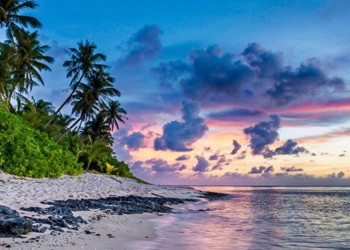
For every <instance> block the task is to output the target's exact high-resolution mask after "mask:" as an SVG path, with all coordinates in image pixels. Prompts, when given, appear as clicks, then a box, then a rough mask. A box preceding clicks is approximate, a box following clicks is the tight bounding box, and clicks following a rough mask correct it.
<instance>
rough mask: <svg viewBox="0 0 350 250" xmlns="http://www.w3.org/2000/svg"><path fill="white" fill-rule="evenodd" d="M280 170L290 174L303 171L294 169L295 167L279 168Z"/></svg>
mask: <svg viewBox="0 0 350 250" xmlns="http://www.w3.org/2000/svg"><path fill="white" fill-rule="evenodd" d="M281 170H282V171H284V172H286V173H290V172H302V171H304V169H302V168H296V167H294V166H293V167H281Z"/></svg>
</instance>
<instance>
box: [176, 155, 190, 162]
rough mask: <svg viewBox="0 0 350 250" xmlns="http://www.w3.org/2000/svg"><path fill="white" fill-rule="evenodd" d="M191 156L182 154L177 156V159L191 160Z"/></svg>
mask: <svg viewBox="0 0 350 250" xmlns="http://www.w3.org/2000/svg"><path fill="white" fill-rule="evenodd" d="M190 158H191V157H190V156H189V155H181V156H179V157H177V158H176V159H175V160H176V161H186V160H189V159H190Z"/></svg>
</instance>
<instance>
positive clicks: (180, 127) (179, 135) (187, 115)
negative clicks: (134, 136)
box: [154, 101, 208, 152]
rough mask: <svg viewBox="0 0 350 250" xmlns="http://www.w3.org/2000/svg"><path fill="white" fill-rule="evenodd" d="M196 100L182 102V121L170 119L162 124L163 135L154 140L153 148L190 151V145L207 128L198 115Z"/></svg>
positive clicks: (201, 135) (200, 136)
mask: <svg viewBox="0 0 350 250" xmlns="http://www.w3.org/2000/svg"><path fill="white" fill-rule="evenodd" d="M199 112H200V107H199V104H198V103H196V102H189V101H184V102H183V103H182V119H183V122H179V121H172V122H169V123H167V124H165V125H164V126H163V135H162V136H161V137H158V138H156V139H155V140H154V149H155V150H167V149H169V150H172V151H178V152H185V151H191V150H192V148H191V145H192V144H193V143H194V142H196V141H197V140H199V139H200V138H202V137H203V135H204V134H205V132H206V131H207V130H208V127H207V125H206V124H205V123H204V119H203V118H201V117H200V116H199Z"/></svg>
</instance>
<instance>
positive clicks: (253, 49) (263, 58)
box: [242, 43, 284, 79]
mask: <svg viewBox="0 0 350 250" xmlns="http://www.w3.org/2000/svg"><path fill="white" fill-rule="evenodd" d="M242 56H243V57H244V59H245V61H246V62H247V63H248V64H249V65H250V66H251V68H252V69H253V70H254V72H255V74H256V75H257V77H258V78H261V79H266V78H273V77H274V76H275V75H276V74H278V73H279V72H280V71H281V70H282V69H283V67H284V66H283V58H282V53H273V52H271V51H267V50H264V49H263V48H262V47H261V46H260V45H259V44H257V43H250V44H248V46H247V48H246V49H245V50H244V51H243V52H242Z"/></svg>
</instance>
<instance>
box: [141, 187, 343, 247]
mask: <svg viewBox="0 0 350 250" xmlns="http://www.w3.org/2000/svg"><path fill="white" fill-rule="evenodd" d="M195 188H196V189H200V190H205V191H216V192H223V193H228V194H232V197H229V198H227V199H223V200H217V201H211V202H207V201H204V200H203V201H199V202H196V203H193V204H186V205H185V206H178V207H176V214H171V215H164V216H161V217H159V218H157V219H155V220H154V222H155V224H156V225H157V227H156V233H157V235H158V237H157V238H156V240H155V241H154V242H152V243H151V244H145V243H142V244H139V245H138V249H169V250H173V249H174V250H175V249H187V250H202V249H203V250H204V249H205V250H207V249H209V250H214V249H230V250H231V249H350V188H327V187H322V188H319V187H318V188H289V187H288V188H284V187H275V188H266V187H264V188H257V187H230V186H227V187H195Z"/></svg>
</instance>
